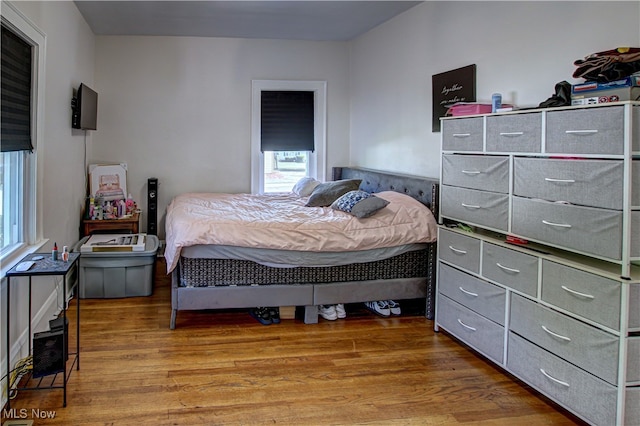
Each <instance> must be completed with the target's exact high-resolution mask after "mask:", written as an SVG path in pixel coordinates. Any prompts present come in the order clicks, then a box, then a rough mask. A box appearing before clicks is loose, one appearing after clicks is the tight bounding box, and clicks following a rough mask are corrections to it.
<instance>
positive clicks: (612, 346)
mask: <svg viewBox="0 0 640 426" xmlns="http://www.w3.org/2000/svg"><path fill="white" fill-rule="evenodd" d="M509 329H510V330H511V331H514V332H515V333H518V334H519V335H520V336H522V337H524V338H526V339H527V340H529V341H531V342H533V343H535V344H536V345H538V346H541V347H543V348H544V349H546V350H548V351H549V352H552V353H554V354H555V355H558V356H559V357H560V358H564V359H566V360H568V361H569V362H571V363H572V364H575V365H577V366H578V367H580V368H583V369H584V370H587V371H589V372H590V373H592V374H594V375H596V376H598V377H600V378H601V379H603V380H606V381H607V382H609V383H611V384H614V385H615V384H617V382H618V353H619V351H618V338H617V337H616V336H614V335H613V334H609V333H607V332H604V331H602V330H599V329H597V328H595V327H592V326H590V325H587V324H585V323H583V322H580V321H577V320H575V319H573V318H571V317H569V316H567V315H562V314H560V313H558V312H555V311H553V310H551V309H549V308H546V307H544V306H542V305H539V304H537V303H535V302H532V301H530V300H528V299H525V298H524V297H522V296H518V295H516V294H514V295H513V297H512V298H511V321H510V326H509ZM627 377H628V378H629V379H631V377H629V376H628V375H627Z"/></svg>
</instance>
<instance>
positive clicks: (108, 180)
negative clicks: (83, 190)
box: [89, 164, 127, 201]
mask: <svg viewBox="0 0 640 426" xmlns="http://www.w3.org/2000/svg"><path fill="white" fill-rule="evenodd" d="M89 181H90V182H91V188H90V190H91V194H90V195H91V196H92V197H93V198H100V199H102V200H103V201H114V200H124V199H126V198H127V165H126V164H92V165H90V166H89Z"/></svg>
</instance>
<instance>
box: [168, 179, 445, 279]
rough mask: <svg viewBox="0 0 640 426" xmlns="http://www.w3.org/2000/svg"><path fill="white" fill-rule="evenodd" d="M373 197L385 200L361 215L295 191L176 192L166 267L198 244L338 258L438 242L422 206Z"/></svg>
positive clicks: (400, 197) (397, 197) (391, 195)
mask: <svg viewBox="0 0 640 426" xmlns="http://www.w3.org/2000/svg"><path fill="white" fill-rule="evenodd" d="M376 196H378V197H380V198H383V199H385V200H387V201H389V204H388V205H387V206H386V207H385V208H383V209H382V210H380V211H378V212H377V213H376V214H375V215H373V216H371V217H368V218H365V219H358V218H356V217H354V216H351V215H349V214H347V213H344V212H341V211H336V210H333V209H331V208H330V207H306V206H305V204H306V202H307V199H308V198H307V197H299V196H296V195H294V194H269V195H255V194H253V195H252V194H214V193H190V194H183V195H180V196H177V197H176V198H174V199H173V200H172V202H171V204H170V205H169V206H168V208H167V220H166V231H167V246H166V250H165V258H166V261H167V271H168V272H171V271H172V270H173V269H174V268H175V267H176V266H177V264H178V260H179V259H180V257H181V255H182V250H184V249H186V248H188V247H192V246H198V245H202V246H208V245H217V246H228V247H245V248H255V249H268V250H285V251H288V252H303V253H334V256H340V254H341V253H342V254H344V253H350V252H357V251H368V250H375V249H390V248H393V247H401V246H404V245H406V244H421V243H422V244H424V243H430V242H434V241H435V240H436V237H437V224H436V221H435V218H434V217H433V214H432V212H431V211H430V210H429V208H427V207H426V206H425V205H423V204H422V203H420V202H419V201H417V200H415V199H414V198H412V197H410V196H408V195H405V194H401V193H398V192H393V191H383V192H379V193H377V194H376ZM276 263H287V262H276ZM288 263H290V264H296V262H288Z"/></svg>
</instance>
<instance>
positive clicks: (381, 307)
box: [364, 300, 391, 317]
mask: <svg viewBox="0 0 640 426" xmlns="http://www.w3.org/2000/svg"><path fill="white" fill-rule="evenodd" d="M364 306H366V307H367V309H368V310H370V311H371V312H373V313H374V314H376V315H380V316H381V317H388V316H389V315H391V310H390V309H389V304H388V303H387V301H386V300H377V301H375V302H365V303H364Z"/></svg>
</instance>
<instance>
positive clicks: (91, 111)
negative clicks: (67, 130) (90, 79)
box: [71, 83, 98, 130]
mask: <svg viewBox="0 0 640 426" xmlns="http://www.w3.org/2000/svg"><path fill="white" fill-rule="evenodd" d="M74 104H75V105H74V108H73V118H72V119H71V127H73V128H74V129H82V130H97V126H96V125H97V121H98V94H97V93H96V92H95V91H94V90H93V89H91V88H90V87H89V86H87V85H86V84H84V83H83V84H80V87H79V88H78V92H77V94H76V98H75V103H74Z"/></svg>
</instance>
